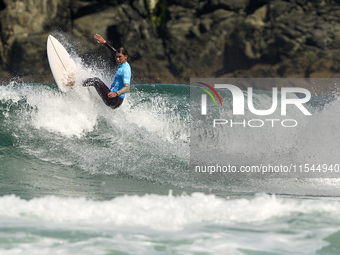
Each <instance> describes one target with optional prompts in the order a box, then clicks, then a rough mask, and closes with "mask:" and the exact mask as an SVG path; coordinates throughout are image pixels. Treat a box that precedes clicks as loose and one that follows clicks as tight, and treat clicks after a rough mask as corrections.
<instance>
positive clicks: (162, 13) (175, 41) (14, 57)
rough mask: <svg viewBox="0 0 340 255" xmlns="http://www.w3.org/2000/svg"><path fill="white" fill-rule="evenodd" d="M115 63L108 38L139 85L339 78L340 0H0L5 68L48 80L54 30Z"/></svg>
mask: <svg viewBox="0 0 340 255" xmlns="http://www.w3.org/2000/svg"><path fill="white" fill-rule="evenodd" d="M60 31H62V32H63V33H64V34H66V37H67V38H69V39H70V40H72V41H74V42H75V43H76V45H77V48H76V51H77V52H78V53H79V54H80V55H81V56H82V57H83V58H84V59H85V60H86V61H92V60H93V59H99V58H100V59H104V60H106V61H108V63H110V64H113V63H114V61H113V60H112V56H110V55H109V53H108V51H107V50H106V49H105V47H102V46H100V45H98V44H97V43H96V42H95V40H94V39H93V35H94V34H95V33H99V34H101V35H103V36H104V37H105V38H106V39H107V40H108V41H110V42H111V44H112V45H113V46H115V47H120V46H124V47H125V48H126V49H127V50H128V51H129V57H130V60H129V61H130V63H131V66H132V68H133V74H134V83H160V82H168V83H188V82H189V78H190V77H338V76H339V74H340V70H339V62H340V57H339V56H340V54H339V53H340V1H338V0H312V1H307V0H271V1H270V0H251V1H250V0H203V1H199V0H153V1H152V0H129V1H127V0H125V1H124V0H86V1H85V0H83V1H82V0H76V1H70V0H50V1H47V0H22V1H10V0H0V33H1V40H0V53H1V54H0V71H8V72H10V73H11V74H12V75H20V76H27V75H31V76H32V75H33V76H32V77H31V78H32V79H33V80H34V81H36V82H41V80H39V79H41V77H45V76H46V77H47V78H46V79H50V80H51V81H53V80H52V76H51V74H50V70H49V67H48V63H47V59H46V39H47V36H48V34H50V33H52V34H53V33H56V32H60Z"/></svg>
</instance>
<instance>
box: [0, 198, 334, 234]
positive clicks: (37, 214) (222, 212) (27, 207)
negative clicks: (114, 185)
mask: <svg viewBox="0 0 340 255" xmlns="http://www.w3.org/2000/svg"><path fill="white" fill-rule="evenodd" d="M0 205H1V207H0V217H11V218H18V219H26V220H33V221H34V220H42V221H46V222H54V223H57V222H59V223H65V224H76V225H85V226H88V225H96V226H99V225H102V226H103V225H105V226H112V227H113V226H129V227H146V228H150V229H155V230H165V231H178V230H181V229H184V228H186V227H189V226H191V225H192V224H194V225H195V224H208V225H210V224H218V225H220V224H222V225H229V224H237V223H247V224H258V223H261V222H264V221H268V220H271V219H275V218H280V217H287V216H291V215H292V214H304V215H308V214H315V215H322V214H327V215H329V214H330V215H334V216H337V215H338V214H339V213H340V202H339V201H323V200H319V201H318V200H293V199H284V198H277V197H275V196H274V195H266V194H260V195H258V196H256V197H254V198H252V199H246V198H244V199H224V198H219V197H216V196H215V195H205V194H202V193H193V194H191V195H181V196H172V195H171V194H169V195H168V196H161V195H154V194H152V195H144V196H122V197H117V198H115V199H113V200H111V201H92V200H86V199H84V198H77V199H76V198H60V197H54V196H51V197H42V198H34V199H31V200H28V201H27V200H23V199H20V198H19V197H17V196H14V195H11V196H3V197H1V198H0Z"/></svg>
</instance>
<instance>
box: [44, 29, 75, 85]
mask: <svg viewBox="0 0 340 255" xmlns="http://www.w3.org/2000/svg"><path fill="white" fill-rule="evenodd" d="M47 57H48V62H49V64H50V68H51V71H52V74H53V77H54V80H55V82H56V83H57V85H58V87H59V89H60V90H61V91H63V92H66V91H68V90H69V89H70V87H68V86H66V84H67V79H68V76H69V75H70V74H72V73H73V74H74V73H75V71H76V64H75V62H74V61H73V59H72V58H71V56H70V54H68V52H67V51H66V49H65V48H64V46H63V45H61V43H60V42H59V41H58V40H57V39H56V38H54V37H53V36H52V35H49V36H48V39H47Z"/></svg>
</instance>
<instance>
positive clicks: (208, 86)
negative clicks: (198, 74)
mask: <svg viewBox="0 0 340 255" xmlns="http://www.w3.org/2000/svg"><path fill="white" fill-rule="evenodd" d="M197 83H199V84H202V85H203V86H206V87H207V88H209V89H211V91H212V92H214V94H215V95H216V96H217V98H218V100H219V101H220V104H221V106H222V100H221V97H220V95H219V94H218V93H217V91H216V90H215V89H214V88H213V87H212V86H210V85H208V84H206V83H203V82H197ZM200 89H202V90H203V91H204V92H206V93H207V94H208V95H209V96H210V97H211V98H212V99H213V100H214V103H215V105H216V106H217V103H216V100H215V98H214V96H213V95H212V94H211V93H210V91H209V90H207V89H204V88H200Z"/></svg>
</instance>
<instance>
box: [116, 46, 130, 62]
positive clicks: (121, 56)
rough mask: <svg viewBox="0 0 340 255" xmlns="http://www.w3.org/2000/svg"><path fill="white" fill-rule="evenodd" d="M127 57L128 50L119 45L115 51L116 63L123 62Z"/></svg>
mask: <svg viewBox="0 0 340 255" xmlns="http://www.w3.org/2000/svg"><path fill="white" fill-rule="evenodd" d="M127 59H128V52H127V50H126V49H125V48H123V47H120V48H118V49H117V51H116V61H117V64H118V65H121V64H124V63H125V62H126V61H127Z"/></svg>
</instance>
